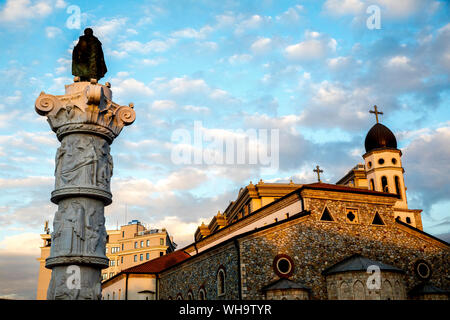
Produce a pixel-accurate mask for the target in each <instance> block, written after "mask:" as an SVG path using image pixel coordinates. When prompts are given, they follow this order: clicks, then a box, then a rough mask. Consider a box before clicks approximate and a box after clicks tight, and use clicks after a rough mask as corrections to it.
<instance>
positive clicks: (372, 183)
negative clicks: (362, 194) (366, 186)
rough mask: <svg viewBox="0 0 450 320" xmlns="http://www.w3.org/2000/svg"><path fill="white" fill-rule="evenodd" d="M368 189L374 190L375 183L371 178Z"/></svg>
mask: <svg viewBox="0 0 450 320" xmlns="http://www.w3.org/2000/svg"><path fill="white" fill-rule="evenodd" d="M370 189H371V190H374V191H375V183H374V182H373V179H370Z"/></svg>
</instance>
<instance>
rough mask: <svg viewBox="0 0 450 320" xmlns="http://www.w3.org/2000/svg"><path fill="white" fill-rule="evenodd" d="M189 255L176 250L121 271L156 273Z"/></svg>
mask: <svg viewBox="0 0 450 320" xmlns="http://www.w3.org/2000/svg"><path fill="white" fill-rule="evenodd" d="M189 257H190V255H189V254H188V253H186V252H184V251H181V250H178V251H174V252H171V253H169V254H166V255H164V256H161V257H159V258H156V259H152V260H150V261H147V262H144V263H142V264H140V265H137V266H134V267H131V268H128V269H125V270H122V273H158V272H161V271H162V270H164V269H166V268H169V267H171V266H173V265H174V264H176V263H179V262H181V261H184V260H186V259H187V258H189Z"/></svg>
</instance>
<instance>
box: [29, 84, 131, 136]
mask: <svg viewBox="0 0 450 320" xmlns="http://www.w3.org/2000/svg"><path fill="white" fill-rule="evenodd" d="M65 91H66V92H65V94H64V95H51V94H46V93H44V92H41V94H40V96H39V97H38V98H37V99H36V103H35V110H36V112H37V113H38V114H39V115H41V116H46V117H47V119H48V122H49V124H50V127H51V128H52V130H53V131H54V132H56V134H57V136H58V139H59V140H60V141H61V140H62V138H63V137H64V136H65V135H67V134H70V133H74V132H80V133H83V132H85V133H95V134H96V135H100V136H103V137H104V138H105V139H106V140H107V141H108V142H109V143H112V141H113V140H114V139H115V138H116V137H117V136H118V135H119V134H120V132H121V131H122V128H123V127H124V126H128V125H130V124H132V123H133V122H134V120H135V119H136V113H135V111H134V109H133V105H132V104H130V105H128V106H121V105H119V104H117V103H115V102H113V101H112V92H111V89H110V88H109V87H107V86H104V85H102V84H98V83H95V82H86V81H84V82H74V83H72V84H69V85H66V90H65Z"/></svg>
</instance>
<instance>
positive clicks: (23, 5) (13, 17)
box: [0, 0, 52, 23]
mask: <svg viewBox="0 0 450 320" xmlns="http://www.w3.org/2000/svg"><path fill="white" fill-rule="evenodd" d="M51 12H52V6H51V3H50V2H49V1H45V0H41V1H34V2H32V1H30V0H7V1H6V4H5V5H4V6H3V8H2V10H1V11H0V22H6V23H7V22H16V21H23V20H27V19H38V18H44V17H46V16H48V15H49V14H50V13H51Z"/></svg>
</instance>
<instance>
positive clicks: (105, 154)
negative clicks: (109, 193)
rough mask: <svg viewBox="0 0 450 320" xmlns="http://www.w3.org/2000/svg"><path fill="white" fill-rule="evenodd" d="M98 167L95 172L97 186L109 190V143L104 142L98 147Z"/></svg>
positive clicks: (110, 158) (111, 162)
mask: <svg viewBox="0 0 450 320" xmlns="http://www.w3.org/2000/svg"><path fill="white" fill-rule="evenodd" d="M98 159H99V168H98V172H97V182H98V185H99V186H102V187H103V188H105V189H107V190H109V184H110V181H111V176H112V174H113V159H112V157H111V155H110V154H109V144H108V143H107V142H104V143H103V144H102V146H101V148H99V155H98Z"/></svg>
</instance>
